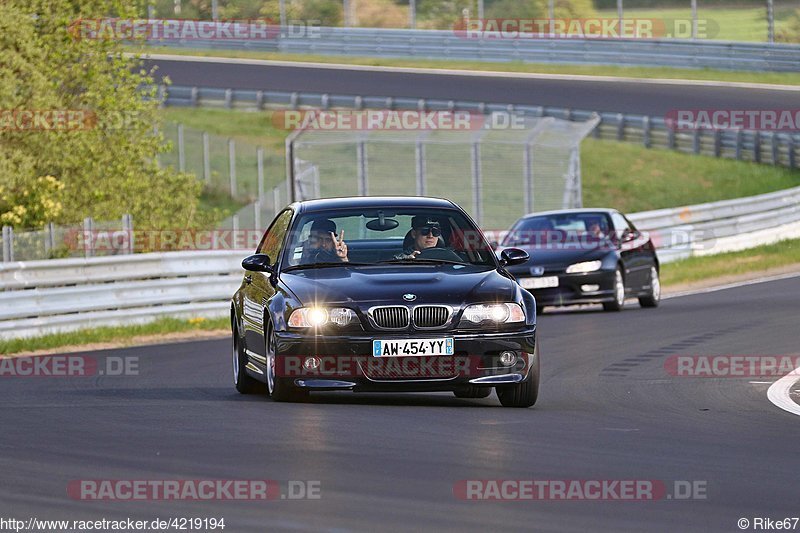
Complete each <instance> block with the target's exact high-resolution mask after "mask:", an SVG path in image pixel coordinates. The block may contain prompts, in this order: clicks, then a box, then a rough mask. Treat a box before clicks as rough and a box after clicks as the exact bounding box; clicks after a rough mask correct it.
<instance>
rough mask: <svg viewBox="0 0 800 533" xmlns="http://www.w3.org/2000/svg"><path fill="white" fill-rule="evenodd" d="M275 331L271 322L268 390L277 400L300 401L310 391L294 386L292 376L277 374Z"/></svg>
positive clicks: (267, 347)
mask: <svg viewBox="0 0 800 533" xmlns="http://www.w3.org/2000/svg"><path fill="white" fill-rule="evenodd" d="M275 347H276V343H275V331H274V330H273V328H272V323H271V322H270V324H269V327H268V328H267V333H266V354H267V390H268V391H269V395H270V396H271V397H272V399H273V400H274V401H276V402H299V401H302V400H304V399H306V398H307V397H308V392H306V391H304V390H301V389H298V388H297V387H295V386H294V383H293V381H294V380H293V379H292V378H286V377H281V376H276V375H275V352H276V349H275Z"/></svg>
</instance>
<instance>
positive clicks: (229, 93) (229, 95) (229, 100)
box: [225, 89, 233, 109]
mask: <svg viewBox="0 0 800 533" xmlns="http://www.w3.org/2000/svg"><path fill="white" fill-rule="evenodd" d="M225 107H227V108H228V109H230V108H232V107H233V90H231V89H225Z"/></svg>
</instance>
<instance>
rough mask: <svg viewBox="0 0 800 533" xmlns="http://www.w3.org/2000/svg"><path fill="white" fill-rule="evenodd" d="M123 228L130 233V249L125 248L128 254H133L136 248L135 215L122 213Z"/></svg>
mask: <svg viewBox="0 0 800 533" xmlns="http://www.w3.org/2000/svg"><path fill="white" fill-rule="evenodd" d="M122 229H123V231H124V232H125V233H126V234H127V235H128V249H127V250H125V253H126V254H132V253H133V251H134V250H135V249H136V248H135V245H134V242H133V216H132V215H130V214H128V213H126V214H124V215H122Z"/></svg>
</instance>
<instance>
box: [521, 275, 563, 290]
mask: <svg viewBox="0 0 800 533" xmlns="http://www.w3.org/2000/svg"><path fill="white" fill-rule="evenodd" d="M519 284H520V285H522V288H524V289H549V288H551V287H558V276H546V277H544V278H521V279H520V280H519Z"/></svg>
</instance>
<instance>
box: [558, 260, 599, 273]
mask: <svg viewBox="0 0 800 533" xmlns="http://www.w3.org/2000/svg"><path fill="white" fill-rule="evenodd" d="M602 264H603V262H602V261H600V260H599V259H598V260H597V261H584V262H583V263H575V264H573V265H570V266H568V267H567V274H581V273H583V272H594V271H595V270H600V266H601V265H602Z"/></svg>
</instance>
